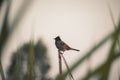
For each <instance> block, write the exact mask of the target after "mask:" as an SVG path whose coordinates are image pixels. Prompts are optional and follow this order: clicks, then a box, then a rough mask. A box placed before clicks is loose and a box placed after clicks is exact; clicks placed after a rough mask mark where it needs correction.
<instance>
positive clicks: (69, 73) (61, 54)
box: [60, 54, 75, 80]
mask: <svg viewBox="0 0 120 80" xmlns="http://www.w3.org/2000/svg"><path fill="white" fill-rule="evenodd" d="M60 55H61V56H62V58H63V60H64V63H65V65H66V67H67V70H68V72H69V74H70V76H71V78H72V80H75V79H74V77H73V75H72V73H71V71H70V68H69V66H68V64H67V61H66V59H65V57H64V56H63V54H60Z"/></svg>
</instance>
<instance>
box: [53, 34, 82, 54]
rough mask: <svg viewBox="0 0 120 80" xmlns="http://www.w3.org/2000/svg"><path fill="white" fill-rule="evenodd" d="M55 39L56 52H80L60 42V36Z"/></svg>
mask: <svg viewBox="0 0 120 80" xmlns="http://www.w3.org/2000/svg"><path fill="white" fill-rule="evenodd" d="M54 39H55V45H56V47H57V49H58V50H60V51H63V52H64V51H67V50H74V51H80V50H78V49H74V48H71V47H70V46H68V45H67V44H66V43H65V42H64V41H62V40H61V38H60V36H57V37H56V38H54Z"/></svg>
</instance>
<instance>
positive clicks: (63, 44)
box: [61, 41, 71, 50]
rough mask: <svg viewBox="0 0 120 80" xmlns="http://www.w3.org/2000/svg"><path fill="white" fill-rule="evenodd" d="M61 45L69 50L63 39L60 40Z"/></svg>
mask: <svg viewBox="0 0 120 80" xmlns="http://www.w3.org/2000/svg"><path fill="white" fill-rule="evenodd" d="M61 45H62V46H63V47H64V49H66V50H70V49H71V48H70V47H69V46H68V45H67V44H66V43H65V42H63V41H61Z"/></svg>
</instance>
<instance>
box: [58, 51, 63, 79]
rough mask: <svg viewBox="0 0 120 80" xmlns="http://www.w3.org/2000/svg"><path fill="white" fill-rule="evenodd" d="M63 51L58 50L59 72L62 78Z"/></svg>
mask: <svg viewBox="0 0 120 80" xmlns="http://www.w3.org/2000/svg"><path fill="white" fill-rule="evenodd" d="M61 54H62V53H61V52H60V50H58V59H59V73H60V76H59V77H60V80H63V77H62V59H61Z"/></svg>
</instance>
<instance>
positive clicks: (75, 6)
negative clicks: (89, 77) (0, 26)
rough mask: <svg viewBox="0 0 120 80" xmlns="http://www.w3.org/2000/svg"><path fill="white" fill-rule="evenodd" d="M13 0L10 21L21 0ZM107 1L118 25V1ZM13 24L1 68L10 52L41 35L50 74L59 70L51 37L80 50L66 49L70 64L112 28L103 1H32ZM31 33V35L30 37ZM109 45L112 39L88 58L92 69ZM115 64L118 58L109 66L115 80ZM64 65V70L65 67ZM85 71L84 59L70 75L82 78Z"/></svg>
mask: <svg viewBox="0 0 120 80" xmlns="http://www.w3.org/2000/svg"><path fill="white" fill-rule="evenodd" d="M12 1H13V4H12V8H11V12H10V16H9V19H10V22H12V21H13V20H14V15H16V13H17V10H18V9H19V7H20V6H21V3H22V2H23V1H24V0H12ZM108 2H109V3H110V6H111V9H112V12H113V16H114V20H115V22H116V24H117V23H118V18H119V15H120V0H108ZM0 16H1V15H0ZM16 27H17V28H16V30H15V31H13V34H12V35H11V37H10V38H9V42H7V43H6V45H5V49H4V50H3V53H4V55H3V59H2V63H3V66H4V70H6V69H7V67H8V66H9V63H10V58H11V55H12V53H13V52H15V51H16V50H17V48H18V47H19V46H21V45H22V44H24V43H26V42H28V41H29V40H30V39H31V38H34V41H35V42H36V41H37V40H38V39H39V38H41V39H42V40H43V42H44V44H46V46H47V47H48V55H49V58H50V63H51V66H52V67H51V70H50V73H49V74H50V75H51V76H52V77H54V76H56V75H57V74H58V73H59V69H58V54H57V49H56V47H55V45H54V39H53V38H55V37H56V36H58V35H59V36H61V38H62V39H63V41H65V42H66V43H67V44H69V45H70V46H72V47H74V48H77V49H80V50H81V51H80V52H74V51H68V52H65V54H64V56H65V57H66V59H67V62H68V64H69V65H71V64H73V63H74V62H75V61H76V60H77V59H78V58H81V57H83V56H84V55H85V53H86V52H88V51H89V50H90V49H91V47H92V46H94V45H96V44H97V43H98V42H99V41H101V40H102V39H103V38H104V37H105V36H107V35H108V34H109V33H110V32H112V31H114V26H113V23H112V20H111V16H110V13H109V9H108V6H107V4H106V0H34V1H33V2H32V4H31V6H30V7H29V8H28V11H27V12H26V13H25V14H24V15H23V17H22V19H21V21H20V22H19V24H18V26H16ZM33 35H34V37H31V36H33ZM110 44H111V42H110V41H108V42H107V43H106V44H105V45H104V46H102V47H101V48H100V49H99V50H97V51H96V52H95V53H97V54H95V55H94V56H92V57H91V58H90V64H91V65H90V68H91V69H94V68H95V67H97V66H99V65H100V64H101V63H102V62H104V61H105V59H106V57H107V54H108V51H109V48H110ZM119 61H120V60H119ZM118 66H119V67H120V65H119V64H118V61H117V62H116V63H114V65H113V67H112V70H111V74H110V78H109V79H110V80H117V77H118V75H117V70H118V68H117V67H118ZM63 67H64V69H66V68H65V66H63ZM119 70H120V69H119ZM86 72H87V62H85V63H83V64H82V65H81V66H80V67H79V69H77V70H75V72H73V74H74V77H75V79H78V78H82V77H83V76H84V75H85V74H86ZM112 73H114V74H112ZM78 74H79V75H78Z"/></svg>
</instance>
